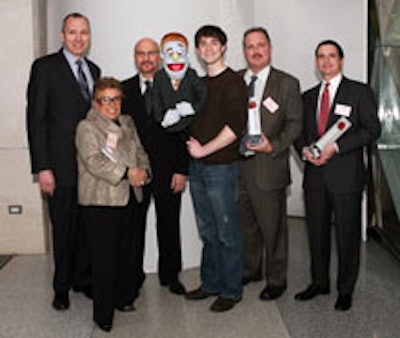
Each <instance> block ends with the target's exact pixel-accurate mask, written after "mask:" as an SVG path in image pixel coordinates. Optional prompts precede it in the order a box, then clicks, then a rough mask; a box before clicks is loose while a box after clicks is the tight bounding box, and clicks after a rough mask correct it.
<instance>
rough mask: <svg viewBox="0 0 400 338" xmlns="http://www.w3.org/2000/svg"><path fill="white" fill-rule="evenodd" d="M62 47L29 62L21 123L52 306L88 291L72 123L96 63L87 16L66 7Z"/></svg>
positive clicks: (86, 98)
mask: <svg viewBox="0 0 400 338" xmlns="http://www.w3.org/2000/svg"><path fill="white" fill-rule="evenodd" d="M61 37H62V42H63V48H61V49H60V50H59V51H58V52H57V53H54V54H50V55H47V56H44V57H41V58H39V59H37V60H35V62H34V63H33V65H32V68H31V74H30V79H29V84H28V90H27V99H28V104H27V129H28V139H29V150H30V154H31V166H32V173H33V174H37V178H38V181H39V186H40V189H41V191H42V192H43V193H44V194H46V195H48V197H49V213H50V218H51V223H52V226H53V228H52V229H53V247H54V261H55V272H54V279H53V287H54V291H55V296H54V300H53V307H54V308H55V309H57V310H65V309H67V308H68V307H69V295H68V291H69V289H70V288H71V287H73V288H74V290H75V291H81V292H84V293H85V294H86V295H87V296H90V293H91V276H90V269H89V259H88V253H87V250H86V248H85V246H86V244H85V243H84V241H85V240H84V234H83V233H82V229H83V227H82V225H81V224H80V215H79V208H78V204H77V164H76V150H75V145H74V144H75V143H74V139H75V127H76V125H77V124H78V122H79V121H80V120H81V119H83V118H84V117H85V116H86V112H87V111H88V108H89V107H90V96H91V95H90V93H91V90H92V88H93V82H94V81H95V80H96V79H97V78H98V77H99V75H100V69H99V68H98V67H97V66H96V65H95V64H94V63H92V62H91V61H89V60H88V59H86V58H85V54H86V52H87V51H88V48H89V45H90V26H89V21H88V19H87V18H86V17H85V16H83V15H81V14H79V13H72V14H69V15H67V16H66V17H65V19H64V21H63V27H62V31H61Z"/></svg>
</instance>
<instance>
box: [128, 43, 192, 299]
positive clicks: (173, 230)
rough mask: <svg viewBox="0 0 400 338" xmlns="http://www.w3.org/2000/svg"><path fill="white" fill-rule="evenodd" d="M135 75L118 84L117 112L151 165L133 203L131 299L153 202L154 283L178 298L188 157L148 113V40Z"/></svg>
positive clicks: (154, 54)
mask: <svg viewBox="0 0 400 338" xmlns="http://www.w3.org/2000/svg"><path fill="white" fill-rule="evenodd" d="M134 59H135V65H136V68H137V70H138V72H139V73H138V74H136V75H135V76H133V77H131V78H129V79H127V80H125V81H123V82H122V87H123V91H124V99H123V102H122V112H123V113H126V114H129V115H131V116H132V117H133V119H134V121H135V124H136V128H137V131H138V133H139V137H140V140H141V142H142V144H143V147H144V148H145V150H146V152H147V154H148V156H149V159H150V164H151V167H152V173H153V180H152V182H151V183H150V184H149V185H146V186H145V187H144V188H143V195H144V196H143V197H144V198H143V202H142V203H141V204H138V206H137V208H138V210H137V218H136V222H135V224H134V225H132V226H134V227H135V234H134V241H135V242H134V243H133V245H134V250H135V254H134V257H133V269H134V270H135V275H136V282H135V285H134V287H135V289H136V295H137V294H138V293H139V289H140V287H141V286H142V284H143V282H144V279H145V274H144V271H143V254H144V241H145V232H146V218H147V211H148V208H149V205H150V200H151V197H153V198H154V204H155V210H156V216H157V224H156V226H157V240H158V250H159V259H158V275H159V279H160V283H161V285H163V286H167V287H168V288H169V290H170V291H171V292H172V293H174V294H178V295H181V294H184V293H185V287H184V286H183V285H182V283H181V282H180V281H179V278H178V275H179V272H180V271H181V268H182V258H181V241H180V219H179V218H180V208H181V194H182V192H183V191H184V189H185V187H186V177H187V174H188V161H189V157H188V154H187V150H186V148H185V147H183V146H182V140H181V139H180V137H179V134H177V133H168V132H167V131H166V130H165V129H164V128H163V127H161V125H160V124H159V123H156V122H155V121H154V119H153V118H152V116H151V115H150V113H151V100H152V99H151V97H152V94H151V91H152V89H151V87H152V83H153V79H154V75H155V73H156V72H157V71H158V70H159V67H160V49H159V46H158V44H157V42H155V41H154V40H153V39H150V38H143V39H141V40H139V41H138V42H137V43H136V45H135V48H134Z"/></svg>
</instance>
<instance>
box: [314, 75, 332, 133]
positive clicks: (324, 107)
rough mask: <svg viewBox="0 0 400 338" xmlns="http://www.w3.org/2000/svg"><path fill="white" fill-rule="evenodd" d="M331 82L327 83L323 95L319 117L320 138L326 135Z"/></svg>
mask: <svg viewBox="0 0 400 338" xmlns="http://www.w3.org/2000/svg"><path fill="white" fill-rule="evenodd" d="M329 105H330V103H329V82H327V83H325V88H324V92H323V93H322V98H321V103H320V108H319V116H318V125H317V128H318V136H321V135H323V134H324V133H325V129H326V125H327V124H328V118H329Z"/></svg>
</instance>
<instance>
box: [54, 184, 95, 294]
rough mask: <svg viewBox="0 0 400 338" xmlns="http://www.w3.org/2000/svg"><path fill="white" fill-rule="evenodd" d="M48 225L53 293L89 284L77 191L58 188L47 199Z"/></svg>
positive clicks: (84, 232) (86, 253)
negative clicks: (51, 240) (51, 242)
mask: <svg viewBox="0 0 400 338" xmlns="http://www.w3.org/2000/svg"><path fill="white" fill-rule="evenodd" d="M49 213H50V219H51V223H52V235H53V251H54V266H55V269H54V278H53V288H54V291H55V292H67V291H68V290H69V289H70V288H71V287H72V286H80V287H86V286H90V285H91V283H92V277H91V269H90V260H89V250H88V247H87V236H86V231H85V228H84V225H83V222H82V217H81V215H80V207H79V206H78V202H77V187H76V186H70V187H63V186H58V187H57V188H56V189H55V191H54V194H53V195H52V196H51V197H49Z"/></svg>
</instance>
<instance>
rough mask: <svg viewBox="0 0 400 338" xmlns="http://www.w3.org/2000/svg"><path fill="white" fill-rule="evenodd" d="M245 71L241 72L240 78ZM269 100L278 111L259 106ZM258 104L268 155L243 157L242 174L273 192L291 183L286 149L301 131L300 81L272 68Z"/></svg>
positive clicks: (287, 149)
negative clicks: (273, 102) (271, 149)
mask: <svg viewBox="0 0 400 338" xmlns="http://www.w3.org/2000/svg"><path fill="white" fill-rule="evenodd" d="M244 73H245V71H244V70H243V71H241V72H240V74H241V75H242V76H243V75H244ZM268 97H270V98H272V99H273V100H274V101H275V102H276V103H277V104H278V106H279V107H278V109H277V110H276V111H275V112H271V111H269V110H268V109H267V107H265V105H264V104H263V103H262V102H263V101H264V100H265V99H267V98H268ZM262 102H261V108H260V109H261V110H260V113H261V128H262V131H263V132H264V134H265V135H266V136H267V138H268V139H269V140H270V142H271V144H272V147H273V149H274V151H273V152H272V153H271V154H264V153H259V152H256V154H255V155H254V156H251V157H248V158H246V160H245V161H244V163H243V165H242V175H253V176H254V177H255V180H256V184H257V186H258V188H259V189H261V190H265V191H272V190H277V189H282V188H284V187H286V186H288V185H289V184H290V183H291V177H290V166H289V147H290V145H291V144H292V143H293V141H294V140H295V139H296V138H297V137H298V136H299V135H300V132H301V129H302V103H301V95H300V87H299V81H298V80H297V79H296V78H294V77H293V76H291V75H289V74H287V73H284V72H282V71H280V70H277V69H275V68H271V71H270V73H269V76H268V79H267V83H266V85H265V88H264V93H263V97H262Z"/></svg>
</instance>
